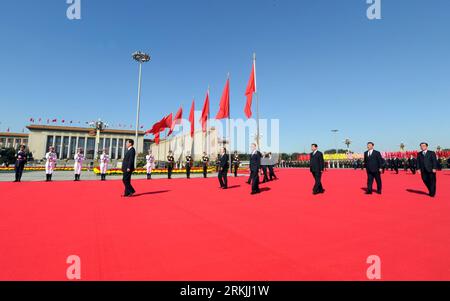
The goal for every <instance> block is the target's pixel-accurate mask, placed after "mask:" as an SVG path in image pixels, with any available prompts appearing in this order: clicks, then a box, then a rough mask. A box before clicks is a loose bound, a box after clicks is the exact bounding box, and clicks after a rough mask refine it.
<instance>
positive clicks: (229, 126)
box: [227, 72, 233, 173]
mask: <svg viewBox="0 0 450 301" xmlns="http://www.w3.org/2000/svg"><path fill="white" fill-rule="evenodd" d="M227 80H228V81H229V80H230V72H228V78H227ZM229 85H230V83H229V82H228V87H229ZM228 93H230V89H229V90H228ZM228 97H229V94H228ZM230 115H231V112H230V101H228V139H229V142H230V149H229V157H230V158H229V160H230V161H229V170H230V173H233V171H232V167H231V120H230Z"/></svg>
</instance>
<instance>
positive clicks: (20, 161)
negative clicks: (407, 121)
mask: <svg viewBox="0 0 450 301" xmlns="http://www.w3.org/2000/svg"><path fill="white" fill-rule="evenodd" d="M25 163H27V154H26V153H25V146H24V145H21V146H20V149H19V151H18V152H17V155H16V163H15V165H14V169H15V172H16V179H15V180H14V182H20V180H21V179H22V172H23V169H24V167H25Z"/></svg>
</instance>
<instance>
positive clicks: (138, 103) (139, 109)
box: [134, 62, 142, 150]
mask: <svg viewBox="0 0 450 301" xmlns="http://www.w3.org/2000/svg"><path fill="white" fill-rule="evenodd" d="M141 80H142V63H141V62H139V83H138V97H137V107H136V133H135V137H134V140H135V143H136V150H138V143H139V140H138V131H139V113H140V111H141Z"/></svg>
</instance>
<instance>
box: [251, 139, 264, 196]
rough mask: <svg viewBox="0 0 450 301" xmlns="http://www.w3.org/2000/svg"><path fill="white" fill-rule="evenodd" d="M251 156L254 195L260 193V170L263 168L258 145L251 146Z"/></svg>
mask: <svg viewBox="0 0 450 301" xmlns="http://www.w3.org/2000/svg"><path fill="white" fill-rule="evenodd" d="M251 151H252V153H251V155H250V180H251V184H252V193H251V194H256V193H260V192H261V191H260V190H259V169H260V168H261V156H262V155H261V153H260V152H259V151H258V150H257V148H256V144H255V143H252V145H251Z"/></svg>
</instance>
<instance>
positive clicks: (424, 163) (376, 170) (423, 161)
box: [310, 142, 438, 197]
mask: <svg viewBox="0 0 450 301" xmlns="http://www.w3.org/2000/svg"><path fill="white" fill-rule="evenodd" d="M374 146H375V144H374V143H373V142H368V143H367V151H366V152H364V166H365V168H366V173H367V190H366V194H372V193H373V182H374V181H375V182H376V184H377V190H376V192H377V193H378V194H381V192H382V187H383V185H382V180H381V174H382V172H383V169H384V167H385V161H384V159H383V157H382V156H381V153H380V152H379V151H377V150H375V149H374ZM317 148H318V146H317V144H312V145H311V150H312V152H311V154H310V171H311V174H312V175H313V177H314V182H315V183H314V187H313V194H319V193H324V192H325V189H324V188H323V186H322V181H321V178H322V173H323V171H324V168H325V164H324V159H323V154H322V153H321V152H320V151H318V150H317ZM420 149H421V151H420V152H419V153H418V155H417V159H414V160H413V158H410V160H411V164H410V166H412V165H413V163H414V168H413V169H412V170H411V171H412V172H413V174H415V172H416V169H417V170H418V171H419V173H420V175H421V177H422V181H423V182H424V184H425V186H426V187H427V189H428V195H429V196H430V197H434V196H435V195H436V171H437V170H438V160H437V157H436V153H435V152H433V151H431V150H428V143H426V142H422V143H420Z"/></svg>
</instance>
